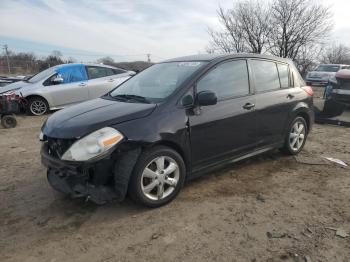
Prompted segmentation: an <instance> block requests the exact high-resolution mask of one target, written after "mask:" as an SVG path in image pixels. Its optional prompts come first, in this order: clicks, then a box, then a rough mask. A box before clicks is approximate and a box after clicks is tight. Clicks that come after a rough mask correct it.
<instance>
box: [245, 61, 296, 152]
mask: <svg viewBox="0 0 350 262" xmlns="http://www.w3.org/2000/svg"><path fill="white" fill-rule="evenodd" d="M248 62H249V66H250V68H251V72H252V76H253V81H254V88H255V93H256V95H255V97H256V105H255V110H256V114H257V139H258V145H259V146H265V145H271V144H274V143H278V142H281V141H283V139H284V135H285V134H284V132H285V131H284V130H285V127H286V125H287V124H288V123H287V122H288V121H289V114H290V112H291V110H292V107H293V104H295V103H296V96H297V90H296V89H295V88H293V87H292V84H291V79H290V75H291V74H290V68H289V65H288V64H285V63H279V62H275V61H269V60H259V59H250V60H248Z"/></svg>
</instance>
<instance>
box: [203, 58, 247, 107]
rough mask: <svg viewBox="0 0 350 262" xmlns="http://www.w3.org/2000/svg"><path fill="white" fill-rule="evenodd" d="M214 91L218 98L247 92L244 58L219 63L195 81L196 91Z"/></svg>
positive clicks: (227, 97)
mask: <svg viewBox="0 0 350 262" xmlns="http://www.w3.org/2000/svg"><path fill="white" fill-rule="evenodd" d="M201 91H213V92H215V94H216V96H217V98H218V100H224V99H229V98H232V97H237V96H243V95H248V94H249V77H248V68H247V62H246V60H233V61H229V62H224V63H222V64H219V65H218V66H216V67H215V68H214V69H212V70H211V71H209V73H207V74H206V75H205V76H204V77H203V78H202V79H200V80H199V81H198V83H197V93H198V92H201Z"/></svg>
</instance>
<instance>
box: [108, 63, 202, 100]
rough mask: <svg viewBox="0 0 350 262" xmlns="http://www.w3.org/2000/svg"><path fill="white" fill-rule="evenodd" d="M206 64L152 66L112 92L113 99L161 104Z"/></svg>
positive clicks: (161, 64)
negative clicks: (136, 99)
mask: <svg viewBox="0 0 350 262" xmlns="http://www.w3.org/2000/svg"><path fill="white" fill-rule="evenodd" d="M206 63H207V62H169V63H160V64H156V65H153V66H151V67H149V68H147V69H146V70H144V71H142V72H141V73H139V74H138V75H135V76H134V77H133V78H131V79H129V80H128V81H126V82H124V83H123V84H121V85H120V86H119V87H118V88H117V89H115V90H114V91H112V93H111V96H112V97H114V98H123V99H127V98H131V97H132V98H134V99H135V98H136V97H138V98H144V99H145V101H148V102H161V101H163V100H164V99H165V98H166V97H168V96H169V95H171V94H172V93H173V92H174V91H175V90H176V89H177V88H178V87H179V86H180V85H181V84H182V83H183V82H184V81H185V80H186V79H187V78H188V77H189V76H191V75H192V74H193V73H194V72H196V71H197V70H198V69H199V68H201V67H202V65H204V64H206Z"/></svg>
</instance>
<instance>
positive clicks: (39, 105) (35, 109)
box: [27, 96, 49, 116]
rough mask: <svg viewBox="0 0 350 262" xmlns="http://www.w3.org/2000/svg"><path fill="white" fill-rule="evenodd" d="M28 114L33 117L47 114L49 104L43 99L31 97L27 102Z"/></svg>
mask: <svg viewBox="0 0 350 262" xmlns="http://www.w3.org/2000/svg"><path fill="white" fill-rule="evenodd" d="M27 111H28V114H29V115H34V116H42V115H44V114H46V113H48V112H49V104H48V103H47V102H46V100H45V99H44V98H41V97H38V96H37V97H31V98H29V100H28V109H27Z"/></svg>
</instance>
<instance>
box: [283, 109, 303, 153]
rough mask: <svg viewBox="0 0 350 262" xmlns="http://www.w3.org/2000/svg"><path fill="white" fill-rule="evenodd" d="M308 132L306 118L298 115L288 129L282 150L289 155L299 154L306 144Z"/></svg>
mask: <svg viewBox="0 0 350 262" xmlns="http://www.w3.org/2000/svg"><path fill="white" fill-rule="evenodd" d="M307 134H308V129H307V124H306V121H305V119H304V118H303V117H300V116H299V117H296V118H295V119H294V121H293V122H292V123H291V125H290V127H289V129H288V132H287V134H286V138H285V144H284V147H283V148H282V151H283V152H285V153H287V154H289V155H296V154H298V153H299V152H300V151H301V150H302V149H303V147H304V145H305V142H306V137H307Z"/></svg>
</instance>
